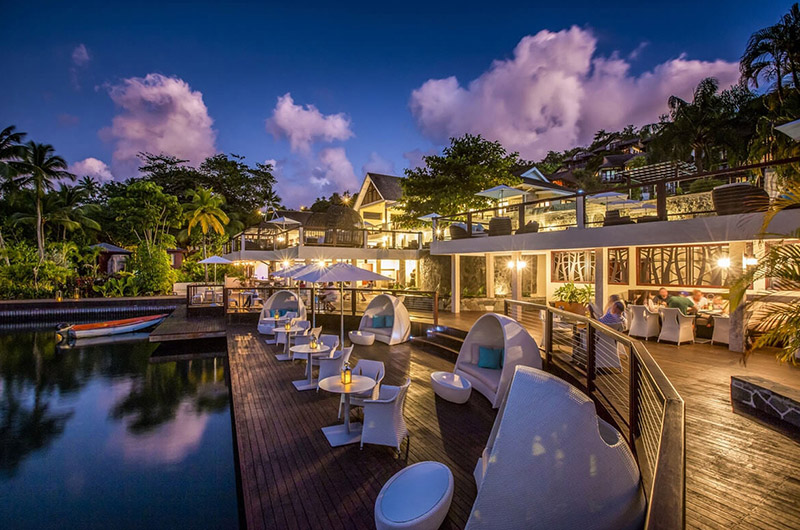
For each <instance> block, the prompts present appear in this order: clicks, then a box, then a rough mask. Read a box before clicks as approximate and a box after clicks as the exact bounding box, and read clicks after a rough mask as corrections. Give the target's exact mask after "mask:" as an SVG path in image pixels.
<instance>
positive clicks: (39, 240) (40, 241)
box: [36, 196, 44, 261]
mask: <svg viewBox="0 0 800 530" xmlns="http://www.w3.org/2000/svg"><path fill="white" fill-rule="evenodd" d="M36 246H37V248H38V250H39V261H44V227H43V226H42V199H40V198H39V197H38V196H37V197H36Z"/></svg>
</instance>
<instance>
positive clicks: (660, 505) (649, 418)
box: [504, 300, 685, 529]
mask: <svg viewBox="0 0 800 530" xmlns="http://www.w3.org/2000/svg"><path fill="white" fill-rule="evenodd" d="M504 313H505V314H506V315H507V316H510V317H512V318H514V319H516V320H517V321H519V322H520V323H522V324H523V325H524V326H525V327H526V328H528V329H529V330H530V331H531V334H532V335H533V336H534V337H536V338H537V341H539V343H540V344H541V345H542V353H543V357H544V361H545V367H546V368H547V370H548V371H550V372H553V373H556V374H557V375H559V376H562V377H564V378H565V379H567V380H570V381H571V382H573V384H575V385H576V386H578V387H579V388H581V389H582V390H583V391H584V392H585V393H586V394H587V395H589V396H590V397H591V398H592V399H593V400H594V401H595V403H596V404H597V406H598V409H599V412H598V414H600V415H601V416H602V417H604V419H606V420H608V421H611V422H612V423H613V424H615V425H616V426H617V428H618V429H619V431H620V432H621V433H622V435H623V437H624V438H625V440H626V442H627V443H628V445H629V447H630V448H631V451H632V452H633V454H634V456H635V457H636V460H637V462H638V464H639V469H640V471H641V476H642V484H643V489H644V492H645V496H646V498H647V518H646V523H645V528H647V529H657V528H658V529H660V528H669V529H675V528H683V526H684V521H685V434H684V403H683V400H682V399H681V397H680V396H679V395H678V393H677V392H676V391H675V388H674V387H673V386H672V384H671V383H670V381H669V380H668V379H667V377H666V376H665V375H664V372H663V371H662V370H661V368H660V367H659V366H658V364H657V363H656V362H655V360H654V359H653V357H652V356H651V355H650V353H649V352H648V351H647V348H646V347H645V346H644V345H643V344H642V343H641V342H640V341H638V340H635V339H632V338H630V337H628V336H627V335H625V334H623V333H620V332H618V331H615V330H613V329H611V328H610V327H608V326H606V325H604V324H601V323H600V322H598V321H597V320H594V319H591V318H589V317H586V316H582V315H576V314H574V313H570V312H567V311H562V310H559V309H555V308H553V307H548V306H545V305H541V304H534V303H530V302H524V301H517V300H505V303H504Z"/></svg>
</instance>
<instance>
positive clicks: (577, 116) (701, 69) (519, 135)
mask: <svg viewBox="0 0 800 530" xmlns="http://www.w3.org/2000/svg"><path fill="white" fill-rule="evenodd" d="M709 76H712V77H716V78H717V79H718V80H719V82H720V85H721V86H722V87H727V86H729V85H731V84H733V83H735V82H736V81H737V80H738V77H739V71H738V64H737V63H732V62H726V61H720V60H718V61H711V62H708V61H698V60H689V59H687V58H686V57H683V56H681V57H678V58H676V59H673V60H670V61H667V62H664V63H662V64H659V65H657V66H656V67H655V68H653V69H652V70H650V71H648V72H645V73H643V74H641V75H638V76H634V75H632V74H631V73H630V63H629V62H628V61H627V60H626V59H622V58H620V57H618V56H617V55H616V54H614V55H612V56H610V57H601V56H598V55H597V38H596V37H595V36H594V34H593V33H592V31H590V30H587V29H581V28H578V27H576V26H573V27H571V28H570V29H566V30H562V31H558V32H552V31H548V30H542V31H540V32H539V33H537V34H536V35H532V36H530V35H529V36H526V37H523V38H522V40H520V42H519V43H518V44H517V46H516V48H515V49H514V52H513V56H512V58H510V59H507V60H496V61H494V62H493V63H492V65H491V66H490V68H489V69H488V70H487V71H486V72H484V73H483V74H481V75H480V76H479V77H478V78H476V79H474V80H472V81H470V82H469V83H468V84H467V85H466V86H464V85H462V84H461V83H460V82H459V81H458V80H457V79H456V78H455V77H445V78H440V79H430V80H428V81H426V82H425V83H423V84H422V85H421V86H420V87H419V88H417V89H416V90H414V91H413V92H412V94H411V101H410V107H411V111H412V113H413V115H414V118H415V119H416V122H417V125H418V126H419V128H420V130H421V131H422V132H423V133H424V134H425V135H426V136H428V137H429V138H431V139H433V140H434V141H437V142H442V143H444V142H446V140H447V138H448V137H451V136H459V135H461V134H464V133H467V132H469V133H474V134H482V135H484V136H485V137H487V138H490V139H492V140H499V141H500V142H501V143H502V144H503V145H504V146H505V147H506V148H507V149H510V150H514V151H519V152H520V154H521V155H522V156H523V157H525V158H529V159H538V158H541V157H543V156H544V155H545V154H547V151H549V150H564V149H569V148H572V147H575V146H578V145H583V144H586V143H587V142H589V141H590V140H591V138H592V136H593V135H594V133H595V132H596V131H597V130H598V129H601V128H602V129H606V130H618V129H621V128H623V127H625V126H626V125H628V124H634V125H637V126H641V125H644V124H646V123H652V122H655V121H657V120H658V117H659V115H661V114H663V113H664V112H666V110H667V99H668V98H669V96H671V95H678V96H681V97H690V96H691V93H692V90H693V89H694V87H695V86H696V85H697V83H698V82H699V81H700V80H701V79H703V78H705V77H709Z"/></svg>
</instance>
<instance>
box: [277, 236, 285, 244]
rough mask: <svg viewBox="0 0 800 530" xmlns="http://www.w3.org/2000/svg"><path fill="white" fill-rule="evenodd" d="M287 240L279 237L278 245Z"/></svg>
mask: <svg viewBox="0 0 800 530" xmlns="http://www.w3.org/2000/svg"><path fill="white" fill-rule="evenodd" d="M285 240H286V238H285V237H283V236H278V243H283V242H284V241H285Z"/></svg>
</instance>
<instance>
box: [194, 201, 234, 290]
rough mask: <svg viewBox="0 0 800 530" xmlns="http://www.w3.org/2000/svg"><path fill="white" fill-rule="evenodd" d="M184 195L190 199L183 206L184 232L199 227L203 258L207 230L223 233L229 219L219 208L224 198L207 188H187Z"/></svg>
mask: <svg viewBox="0 0 800 530" xmlns="http://www.w3.org/2000/svg"><path fill="white" fill-rule="evenodd" d="M186 195H187V197H189V198H190V199H191V202H189V203H188V204H184V206H183V207H184V211H185V213H184V215H185V217H186V220H187V221H188V225H187V227H186V232H187V234H188V235H191V234H192V230H194V228H195V227H197V226H199V227H200V231H201V232H202V234H203V259H205V258H207V257H208V253H207V244H206V243H207V239H208V232H209V230H211V231H213V232H216V233H217V234H220V235H223V234H224V233H225V225H226V224H228V222H229V221H230V219H228V216H227V214H226V213H225V212H223V211H222V208H221V207H222V205H223V204H224V203H225V198H224V197H223V196H221V195H216V194H215V193H214V192H213V191H211V190H210V189H207V188H197V189H196V190H189V191H187V192H186ZM205 279H206V282H208V265H206V266H205Z"/></svg>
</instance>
